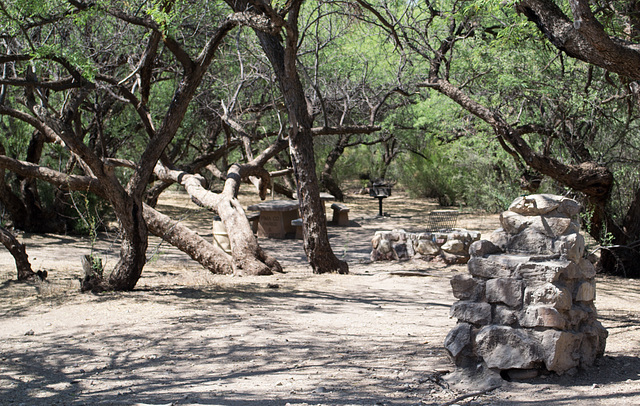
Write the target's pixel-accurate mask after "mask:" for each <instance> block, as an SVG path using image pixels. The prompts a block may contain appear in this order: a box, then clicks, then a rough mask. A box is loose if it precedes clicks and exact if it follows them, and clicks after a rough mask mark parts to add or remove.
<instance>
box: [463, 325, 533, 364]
mask: <svg viewBox="0 0 640 406" xmlns="http://www.w3.org/2000/svg"><path fill="white" fill-rule="evenodd" d="M476 344H477V352H478V355H480V356H481V357H482V359H483V360H484V362H485V363H486V364H487V366H488V367H489V368H498V369H530V368H535V367H537V366H539V365H540V364H541V363H542V361H543V354H542V351H540V346H539V344H538V342H537V341H536V340H534V339H532V338H531V337H529V335H528V334H527V333H525V332H524V331H522V330H521V329H515V328H512V327H508V326H495V325H491V326H485V327H483V328H482V329H480V331H478V334H477V336H476Z"/></svg>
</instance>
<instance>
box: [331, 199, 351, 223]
mask: <svg viewBox="0 0 640 406" xmlns="http://www.w3.org/2000/svg"><path fill="white" fill-rule="evenodd" d="M331 208H332V209H333V223H334V224H336V225H338V226H348V225H349V208H348V207H347V205H345V204H341V203H333V204H332V205H331Z"/></svg>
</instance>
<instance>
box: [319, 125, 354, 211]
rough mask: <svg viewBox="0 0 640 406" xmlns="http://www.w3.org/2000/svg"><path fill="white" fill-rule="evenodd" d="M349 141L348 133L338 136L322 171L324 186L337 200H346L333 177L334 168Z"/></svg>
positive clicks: (321, 176)
mask: <svg viewBox="0 0 640 406" xmlns="http://www.w3.org/2000/svg"><path fill="white" fill-rule="evenodd" d="M348 143H349V136H348V135H347V134H342V135H340V136H339V137H338V140H337V141H336V143H335V144H334V145H333V148H332V149H331V152H329V155H327V159H326V160H325V161H324V167H323V168H322V172H321V174H320V182H321V184H322V186H324V187H325V188H326V189H327V190H328V191H329V193H331V194H332V195H333V196H334V197H335V198H336V200H337V201H339V202H343V201H344V194H343V193H342V190H341V189H340V186H338V183H337V182H336V181H335V179H334V178H333V168H334V167H335V165H336V162H338V159H339V158H340V157H341V156H342V154H343V153H344V149H345V148H346V146H347V144H348Z"/></svg>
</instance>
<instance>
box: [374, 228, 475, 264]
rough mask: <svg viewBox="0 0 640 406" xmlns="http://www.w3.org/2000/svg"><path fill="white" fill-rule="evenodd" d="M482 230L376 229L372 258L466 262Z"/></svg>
mask: <svg viewBox="0 0 640 406" xmlns="http://www.w3.org/2000/svg"><path fill="white" fill-rule="evenodd" d="M478 240H480V233H479V232H477V231H469V230H464V229H454V230H451V231H446V232H435V233H407V232H406V231H404V230H393V231H376V233H375V235H374V236H373V239H372V240H371V245H372V246H373V249H372V251H371V260H372V261H384V260H403V259H411V258H422V259H425V260H428V261H430V260H433V259H436V258H440V259H442V260H443V261H444V262H446V263H447V264H466V263H467V261H468V260H469V247H470V246H471V243H473V242H474V241H478Z"/></svg>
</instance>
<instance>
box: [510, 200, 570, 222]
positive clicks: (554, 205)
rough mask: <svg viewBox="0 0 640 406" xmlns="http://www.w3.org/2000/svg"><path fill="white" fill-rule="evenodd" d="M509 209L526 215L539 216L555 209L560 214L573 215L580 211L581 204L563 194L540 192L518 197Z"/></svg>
mask: <svg viewBox="0 0 640 406" xmlns="http://www.w3.org/2000/svg"><path fill="white" fill-rule="evenodd" d="M509 210H510V211H513V212H516V213H519V214H524V215H526V216H538V215H540V214H547V213H551V212H553V211H554V210H555V211H556V212H557V213H558V214H560V215H564V216H566V217H573V216H575V215H576V214H578V213H579V212H580V204H579V203H578V202H576V201H575V200H572V199H569V198H566V197H563V196H557V195H550V194H538V195H529V196H521V197H518V198H516V199H515V200H514V201H513V203H511V206H509Z"/></svg>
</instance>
